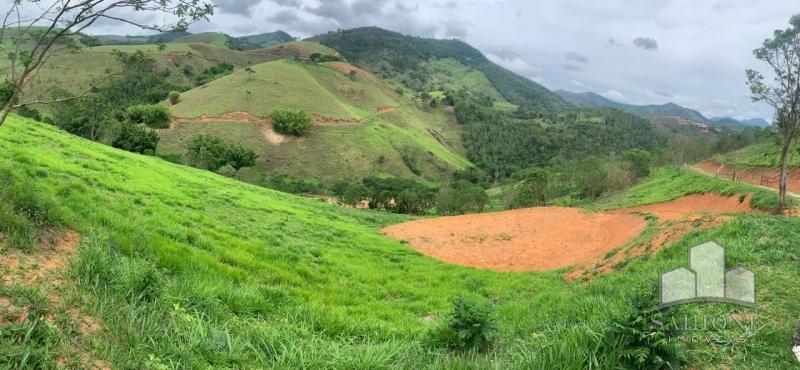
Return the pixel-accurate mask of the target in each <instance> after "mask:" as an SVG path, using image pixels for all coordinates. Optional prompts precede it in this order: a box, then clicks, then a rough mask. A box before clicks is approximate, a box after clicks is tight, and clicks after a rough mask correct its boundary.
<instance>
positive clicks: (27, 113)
mask: <svg viewBox="0 0 800 370" xmlns="http://www.w3.org/2000/svg"><path fill="white" fill-rule="evenodd" d="M16 112H17V114H19V115H20V116H22V117H26V118H30V119H32V120H35V121H41V120H42V114H41V113H40V112H39V111H38V110H36V109H34V108H31V107H28V106H27V105H23V106H21V107H19V108H17V109H16Z"/></svg>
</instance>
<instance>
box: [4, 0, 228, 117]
mask: <svg viewBox="0 0 800 370" xmlns="http://www.w3.org/2000/svg"><path fill="white" fill-rule="evenodd" d="M28 4H33V6H31V8H32V9H40V11H39V13H38V14H26V16H25V17H19V16H14V15H15V14H16V15H19V14H20V12H21V8H23V7H25V6H26V5H28ZM38 4H39V2H38V1H36V0H16V1H12V2H10V6H9V7H8V10H6V11H3V12H4V13H5V14H3V15H0V19H3V21H2V24H0V44H6V45H9V44H10V45H14V46H13V47H10V48H3V50H2V52H4V53H5V54H6V56H7V57H8V60H9V61H10V66H9V76H10V81H11V85H10V86H11V94H10V96H8V97H5V98H4V99H3V106H2V114H0V126H2V125H3V123H5V120H6V117H8V114H9V113H11V111H12V110H13V109H16V108H20V107H22V106H27V105H34V104H48V103H53V102H57V101H66V100H74V99H77V98H79V97H82V96H84V95H86V94H88V93H90V92H92V91H93V90H94V88H96V87H98V86H100V85H102V84H103V83H104V82H105V81H106V80H108V79H109V77H110V75H107V76H104V77H102V78H100V79H98V80H97V81H94V82H93V83H92V86H90V87H89V88H88V89H86V90H85V91H83V92H81V93H78V94H74V95H72V96H67V97H63V98H59V99H54V100H31V101H24V102H19V101H18V98H19V97H20V96H21V92H22V90H24V89H25V87H26V86H27V84H28V83H30V81H31V77H32V76H35V75H36V74H37V73H38V72H37V71H38V70H39V69H40V68H41V67H42V66H43V65H45V64H47V62H48V61H49V60H50V59H51V57H52V56H53V55H56V54H59V53H68V52H74V51H76V50H78V49H80V48H81V47H82V46H81V44H80V43H79V36H80V35H82V33H83V31H85V30H86V29H87V28H88V27H90V26H91V25H92V24H94V23H95V22H97V21H98V20H104V21H108V20H110V21H112V22H119V23H121V24H122V23H124V24H130V25H135V26H138V27H140V28H144V29H149V30H157V31H164V30H185V29H186V28H187V27H188V25H189V24H190V23H192V22H195V21H198V20H201V19H207V17H208V15H210V14H212V13H213V12H214V6H213V5H212V4H211V3H207V2H203V1H202V0H189V1H183V0H180V1H175V0H113V1H112V0H96V1H89V0H78V1H75V2H65V3H63V4H61V5H60V6H39V5H38ZM136 12H148V13H161V14H162V15H164V17H163V18H164V19H172V20H174V23H171V24H161V25H155V26H152V25H146V24H143V23H139V21H138V19H140V17H137V16H136V15H135V13H136ZM33 26H39V27H33ZM9 30H14V31H15V32H8V31H9ZM76 36H77V37H76ZM23 40H24V41H25V42H23ZM163 96H164V95H162V97H163Z"/></svg>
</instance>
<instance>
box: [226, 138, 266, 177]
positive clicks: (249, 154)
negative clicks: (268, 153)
mask: <svg viewBox="0 0 800 370" xmlns="http://www.w3.org/2000/svg"><path fill="white" fill-rule="evenodd" d="M225 157H226V159H227V162H228V165H230V166H231V167H233V168H234V169H236V171H238V170H240V169H242V168H244V167H253V166H255V165H256V159H258V154H256V152H254V151H252V150H250V149H247V148H245V147H243V146H242V145H241V144H231V145H228V148H227V152H226V155H225Z"/></svg>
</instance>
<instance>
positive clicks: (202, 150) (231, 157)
mask: <svg viewBox="0 0 800 370" xmlns="http://www.w3.org/2000/svg"><path fill="white" fill-rule="evenodd" d="M186 159H187V164H189V165H190V166H193V167H197V168H201V169H205V170H209V171H213V172H218V171H219V170H220V168H222V167H231V168H232V169H233V170H235V171H239V170H240V169H242V168H244V167H252V166H255V164H256V159H258V154H256V152H254V151H253V150H251V149H248V148H245V147H244V146H242V145H241V144H227V143H225V141H223V140H222V139H220V138H218V137H215V136H211V135H206V134H200V135H197V136H195V137H194V138H193V139H192V141H190V142H189V145H188V146H187V154H186ZM227 172H230V171H227Z"/></svg>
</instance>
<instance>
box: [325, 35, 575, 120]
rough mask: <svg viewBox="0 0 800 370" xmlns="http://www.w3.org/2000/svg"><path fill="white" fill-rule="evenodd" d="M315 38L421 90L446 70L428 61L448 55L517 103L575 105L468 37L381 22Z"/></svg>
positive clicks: (548, 107)
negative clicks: (409, 30) (436, 35)
mask: <svg viewBox="0 0 800 370" xmlns="http://www.w3.org/2000/svg"><path fill="white" fill-rule="evenodd" d="M312 40H314V41H317V42H319V43H321V44H323V45H326V46H329V47H331V48H333V49H336V50H338V51H339V52H340V53H342V55H343V56H344V57H345V58H347V60H348V61H350V62H351V63H353V64H355V65H357V66H359V67H361V68H363V69H365V70H367V71H370V72H372V73H374V74H376V75H378V76H380V77H383V78H387V79H392V80H394V81H397V82H398V83H402V84H403V85H404V86H405V87H407V88H411V89H412V90H415V91H434V90H437V89H439V86H435V85H433V84H432V82H436V81H437V79H436V76H439V75H441V73H437V71H436V66H435V65H434V66H432V67H431V66H428V63H430V62H437V61H442V60H444V63H449V64H450V65H451V66H452V64H453V62H457V63H458V64H460V66H456V68H457V69H462V70H467V71H469V70H476V71H478V72H480V73H481V74H483V75H484V78H485V79H486V80H488V81H489V82H490V83H491V85H492V86H493V87H494V89H495V90H496V91H497V93H499V94H500V95H501V96H502V97H503V98H504V99H505V100H507V101H508V102H510V103H512V104H514V105H518V106H520V105H521V106H525V107H527V108H528V109H542V110H546V111H551V112H554V111H561V110H563V109H565V108H568V107H569V104H567V103H566V102H565V101H564V100H563V99H561V98H560V97H559V96H557V95H555V94H553V93H552V92H551V91H549V90H547V89H546V88H545V87H543V86H541V85H539V84H537V83H535V82H533V81H531V80H529V79H527V78H525V77H522V76H520V75H517V74H515V73H513V72H511V71H508V70H506V69H503V68H502V67H500V66H498V65H496V64H494V63H492V62H491V61H489V60H488V59H487V58H486V57H485V56H484V55H483V54H482V53H481V52H480V51H478V50H477V49H475V48H473V47H471V46H469V45H468V44H466V43H464V42H462V41H458V40H437V39H425V38H419V37H411V36H405V35H402V34H400V33H396V32H392V31H387V30H384V29H380V28H377V27H366V28H356V29H352V30H340V31H337V32H332V33H328V34H325V35H320V36H316V37H314V38H313V39H312ZM429 69H433V70H429ZM432 77H433V78H432ZM486 94H487V95H492V92H486Z"/></svg>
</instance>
